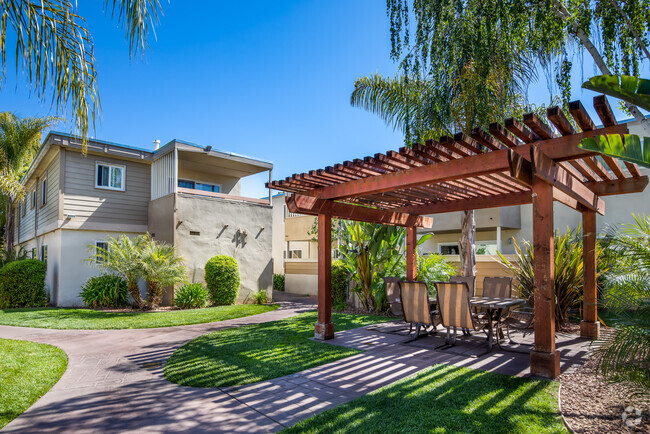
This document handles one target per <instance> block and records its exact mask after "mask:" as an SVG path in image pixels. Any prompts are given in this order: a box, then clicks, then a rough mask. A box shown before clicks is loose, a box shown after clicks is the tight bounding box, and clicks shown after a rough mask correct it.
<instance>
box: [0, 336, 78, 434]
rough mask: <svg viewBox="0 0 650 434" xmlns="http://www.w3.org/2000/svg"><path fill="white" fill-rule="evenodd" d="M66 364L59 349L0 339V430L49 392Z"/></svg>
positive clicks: (66, 357)
mask: <svg viewBox="0 0 650 434" xmlns="http://www.w3.org/2000/svg"><path fill="white" fill-rule="evenodd" d="M67 365H68V356H66V354H65V353H64V352H63V350H61V349H60V348H57V347H53V346H51V345H45V344H37V343H34V342H27V341H14V340H9V339H0V428H2V427H3V426H5V425H7V424H8V423H9V422H11V421H12V420H13V419H15V418H16V417H18V416H19V415H20V414H21V413H22V412H24V411H25V410H27V409H28V408H29V406H30V405H32V404H33V403H34V402H36V400H37V399H38V398H40V397H41V396H43V395H44V394H45V392H47V391H48V390H50V388H51V387H52V386H54V384H55V383H56V382H57V381H59V378H61V375H63V372H64V371H65V368H66V366H67Z"/></svg>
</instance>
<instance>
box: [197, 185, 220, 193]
mask: <svg viewBox="0 0 650 434" xmlns="http://www.w3.org/2000/svg"><path fill="white" fill-rule="evenodd" d="M195 188H196V189H197V190H201V191H211V192H213V193H219V192H220V191H221V186H220V185H214V184H202V183H200V182H197V183H196V187H195Z"/></svg>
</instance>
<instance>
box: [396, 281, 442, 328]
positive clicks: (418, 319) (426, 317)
mask: <svg viewBox="0 0 650 434" xmlns="http://www.w3.org/2000/svg"><path fill="white" fill-rule="evenodd" d="M398 284H399V290H400V301H401V302H402V309H403V310H404V321H406V322H408V323H411V324H414V325H416V326H417V328H416V330H415V338H414V339H413V340H415V339H417V338H419V337H420V328H421V327H423V326H424V329H425V331H426V329H427V327H428V326H431V327H433V330H431V332H430V333H437V332H438V329H437V327H436V323H435V321H434V312H431V307H430V304H429V288H428V287H427V284H426V283H425V282H402V281H400V282H398Z"/></svg>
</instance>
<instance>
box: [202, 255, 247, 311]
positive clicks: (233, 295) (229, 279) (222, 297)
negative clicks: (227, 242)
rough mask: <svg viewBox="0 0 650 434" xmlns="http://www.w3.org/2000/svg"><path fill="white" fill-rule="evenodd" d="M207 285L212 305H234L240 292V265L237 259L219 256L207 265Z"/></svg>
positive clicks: (211, 259)
mask: <svg viewBox="0 0 650 434" xmlns="http://www.w3.org/2000/svg"><path fill="white" fill-rule="evenodd" d="M205 283H206V284H207V285H208V291H209V293H210V300H211V301H212V304H216V305H224V304H233V303H234V302H235V300H236V299H237V293H238V292H239V283H240V280H239V265H238V264H237V261H236V260H235V258H232V257H230V256H228V255H217V256H214V257H212V258H210V260H208V262H207V263H206V264H205Z"/></svg>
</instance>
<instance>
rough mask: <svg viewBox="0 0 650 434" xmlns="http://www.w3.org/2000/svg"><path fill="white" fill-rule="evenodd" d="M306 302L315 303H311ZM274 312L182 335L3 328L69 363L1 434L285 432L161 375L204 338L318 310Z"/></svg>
mask: <svg viewBox="0 0 650 434" xmlns="http://www.w3.org/2000/svg"><path fill="white" fill-rule="evenodd" d="M305 301H311V300H308V299H305ZM280 304H281V308H280V309H277V310H275V311H272V312H266V313H263V314H259V315H253V316H248V317H243V318H237V319H233V320H227V321H221V322H215V323H207V324H195V325H188V326H179V327H166V328H155V329H128V330H53V329H37V328H26V327H11V326H0V337H2V338H8V339H21V340H28V341H34V342H42V343H47V344H51V345H55V346H57V347H59V348H61V349H63V350H64V351H65V352H66V354H67V355H68V368H67V370H66V371H65V373H64V374H63V376H62V377H61V379H60V380H59V382H58V383H57V384H55V385H54V387H52V389H50V391H49V392H47V393H46V394H45V395H44V396H43V397H42V398H41V399H39V400H38V401H37V402H36V403H35V404H34V405H32V406H31V407H30V408H29V409H28V410H27V411H26V412H25V413H23V414H22V415H20V416H19V417H18V418H16V419H15V420H13V421H12V422H11V423H9V424H8V425H7V426H5V427H4V429H3V430H2V432H3V433H4V432H39V433H42V432H129V431H131V432H133V431H145V432H180V431H190V430H191V431H192V432H203V431H205V432H207V431H209V432H215V431H228V432H232V431H246V432H253V431H257V432H260V431H262V432H269V431H275V430H278V429H281V428H283V426H282V425H279V424H278V423H277V422H275V421H273V420H272V419H270V418H268V417H266V416H264V415H263V414H261V413H259V412H258V411H256V410H253V409H252V408H251V407H249V406H247V405H245V404H242V403H241V402H239V401H238V400H237V399H235V398H233V397H232V396H230V395H229V394H228V393H226V392H223V391H221V390H219V389H201V388H192V387H183V386H179V385H176V384H173V383H170V382H168V381H167V380H165V379H164V377H163V375H162V365H163V363H164V361H165V360H166V359H167V358H168V357H169V356H170V355H171V354H172V352H174V350H175V349H176V348H178V347H180V346H181V345H183V344H184V343H185V342H187V341H189V340H191V339H194V338H195V337H197V336H200V335H203V334H205V333H209V332H212V331H215V330H220V329H224V328H228V327H238V326H243V325H247V324H258V323H263V322H268V321H275V320H279V319H283V318H288V317H291V316H294V315H296V314H298V313H302V312H305V311H307V310H312V309H314V307H315V306H313V305H311V304H296V303H291V302H283V303H280Z"/></svg>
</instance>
